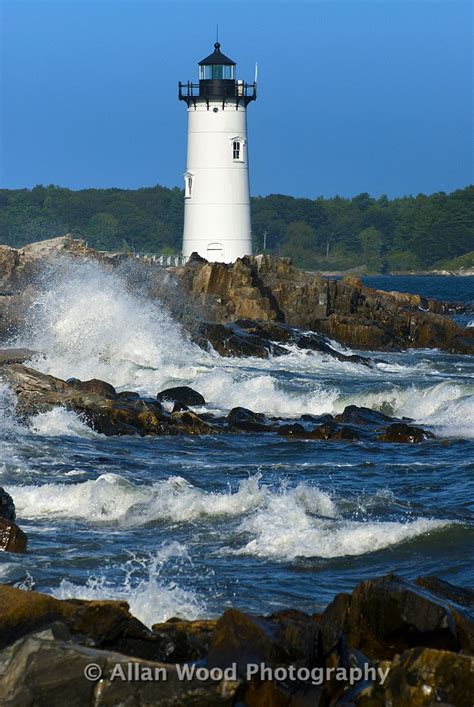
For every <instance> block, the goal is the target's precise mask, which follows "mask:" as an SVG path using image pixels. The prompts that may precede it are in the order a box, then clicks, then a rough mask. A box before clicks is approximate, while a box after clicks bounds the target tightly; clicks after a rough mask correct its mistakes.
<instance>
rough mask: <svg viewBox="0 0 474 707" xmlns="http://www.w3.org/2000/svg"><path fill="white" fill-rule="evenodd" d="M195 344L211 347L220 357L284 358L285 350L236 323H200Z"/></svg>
mask: <svg viewBox="0 0 474 707" xmlns="http://www.w3.org/2000/svg"><path fill="white" fill-rule="evenodd" d="M195 340H196V343H197V344H198V345H199V346H201V348H204V349H206V348H209V345H211V346H212V348H213V349H214V351H217V353H218V354H220V355H221V356H256V357H258V358H268V356H270V355H272V356H284V355H286V354H287V353H288V351H287V349H285V348H283V347H282V346H279V345H278V344H275V343H273V342H272V341H269V340H268V339H267V338H266V337H264V336H257V335H256V334H251V333H249V332H247V331H245V329H243V328H242V327H240V326H239V325H238V324H236V323H232V322H228V323H226V324H218V323H216V322H202V323H201V324H200V325H199V328H198V332H197V335H196V336H195Z"/></svg>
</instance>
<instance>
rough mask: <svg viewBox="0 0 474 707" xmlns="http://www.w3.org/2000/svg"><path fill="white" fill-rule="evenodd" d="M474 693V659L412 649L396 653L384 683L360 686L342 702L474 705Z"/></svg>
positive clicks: (361, 705)
mask: <svg viewBox="0 0 474 707" xmlns="http://www.w3.org/2000/svg"><path fill="white" fill-rule="evenodd" d="M473 695H474V658H472V657H471V656H467V655H462V654H459V653H451V652H449V651H444V650H433V649H431V648H412V649H410V650H408V651H405V652H404V653H402V655H400V656H396V658H395V660H394V661H393V663H392V664H391V666H390V672H389V674H388V677H387V680H386V682H385V683H384V685H383V686H380V685H377V684H373V685H371V686H358V687H356V688H355V689H354V690H352V691H351V692H348V693H346V694H345V695H344V701H342V702H341V704H355V705H358V707H372V706H373V707H378V705H380V707H382V706H383V705H394V706H395V705H410V706H411V707H425V706H426V707H431V705H436V704H440V705H453V706H454V705H455V706H456V707H472V696H473Z"/></svg>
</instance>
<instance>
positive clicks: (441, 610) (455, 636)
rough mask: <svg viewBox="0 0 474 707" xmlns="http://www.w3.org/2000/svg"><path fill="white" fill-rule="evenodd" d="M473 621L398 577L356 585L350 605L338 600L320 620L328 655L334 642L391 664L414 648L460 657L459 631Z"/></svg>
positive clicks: (336, 599)
mask: <svg viewBox="0 0 474 707" xmlns="http://www.w3.org/2000/svg"><path fill="white" fill-rule="evenodd" d="M465 620H466V621H467V622H469V620H468V619H467V618H466V617H465V616H464V615H462V619H461V620H459V618H458V617H457V616H456V615H455V613H454V612H453V609H452V607H450V606H449V604H448V603H446V602H445V601H444V600H443V599H441V598H440V597H436V596H435V595H434V594H431V593H430V592H428V591H426V590H423V589H421V588H420V587H417V586H416V585H414V584H411V583H410V582H407V581H405V580H403V579H401V578H400V577H397V576H395V575H387V576H386V577H381V578H379V579H374V580H367V581H365V582H362V583H361V584H358V585H357V586H356V588H355V589H354V591H353V592H352V596H351V597H350V599H348V598H347V595H343V597H342V598H338V597H336V598H335V599H334V601H333V602H332V603H331V604H330V605H329V606H328V607H327V609H326V610H325V612H324V613H323V616H322V619H321V635H322V638H323V644H324V651H325V653H328V652H330V651H331V650H332V649H333V645H331V644H332V643H333V642H334V640H336V637H340V636H342V635H344V636H345V640H346V641H347V644H348V645H349V646H350V647H351V648H358V649H360V650H362V651H363V652H364V653H366V654H367V655H368V656H369V657H370V658H377V659H389V660H391V659H392V658H393V656H394V655H395V654H396V653H400V652H401V651H403V650H405V649H407V648H410V647H412V646H425V647H429V648H440V649H445V650H453V651H457V650H459V649H460V648H462V640H460V638H461V639H462V637H461V636H460V634H459V632H458V629H457V625H460V628H461V630H462V631H464V628H463V626H462V624H463V623H464V621H465Z"/></svg>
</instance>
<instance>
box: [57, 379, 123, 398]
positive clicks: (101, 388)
mask: <svg viewBox="0 0 474 707" xmlns="http://www.w3.org/2000/svg"><path fill="white" fill-rule="evenodd" d="M71 380H72V381H73V382H71ZM68 384H69V385H71V386H72V387H73V388H75V389H76V390H82V391H84V392H85V393H93V394H94V395H100V396H101V397H102V398H107V399H108V400H115V398H116V397H117V392H116V390H115V388H114V386H113V385H110V383H106V382H105V381H101V380H98V379H97V378H93V379H92V380H90V381H77V379H75V378H73V379H69V381H68Z"/></svg>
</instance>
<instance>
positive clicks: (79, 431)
mask: <svg viewBox="0 0 474 707" xmlns="http://www.w3.org/2000/svg"><path fill="white" fill-rule="evenodd" d="M28 427H29V429H30V430H31V431H32V432H34V433H35V434H37V435H45V436H48V437H56V436H60V435H66V436H68V437H90V438H93V437H97V436H98V435H97V432H94V430H93V429H92V428H91V427H90V426H89V425H88V424H87V423H86V421H85V420H84V418H83V417H82V415H80V414H77V413H75V412H73V411H72V410H66V409H65V408H63V407H55V408H53V409H52V410H48V411H47V412H40V413H38V414H37V415H34V416H33V417H31V418H30V420H29V421H28Z"/></svg>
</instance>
